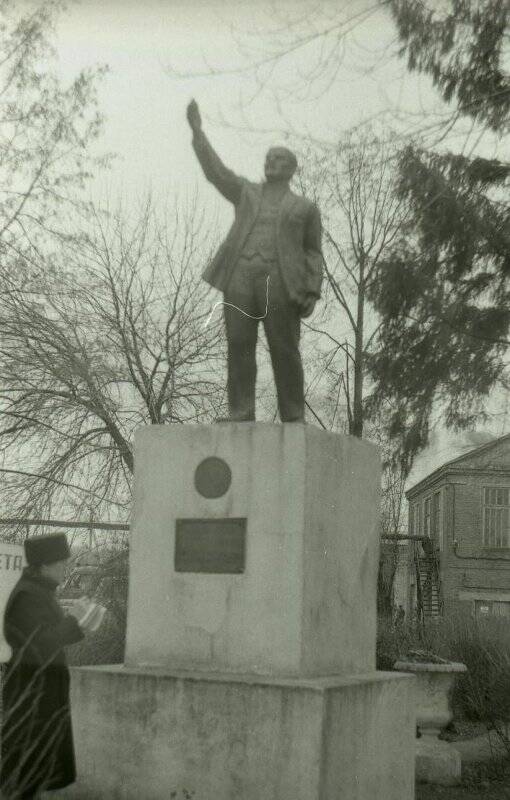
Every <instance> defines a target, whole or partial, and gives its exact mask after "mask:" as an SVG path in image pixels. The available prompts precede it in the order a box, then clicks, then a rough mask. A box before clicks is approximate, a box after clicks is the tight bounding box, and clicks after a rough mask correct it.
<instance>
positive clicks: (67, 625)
mask: <svg viewBox="0 0 510 800" xmlns="http://www.w3.org/2000/svg"><path fill="white" fill-rule="evenodd" d="M56 587H57V584H55V582H54V581H52V580H50V579H48V578H44V577H42V576H40V575H38V574H37V573H36V572H35V571H34V570H33V569H32V568H30V567H27V568H26V569H25V570H24V572H23V574H22V576H21V578H20V579H19V581H18V583H17V584H16V586H15V587H14V589H13V590H12V592H11V595H10V597H9V600H8V602H7V606H6V609H5V615H4V635H5V638H6V640H7V642H8V644H9V645H10V647H11V648H12V656H11V659H10V661H9V662H8V664H7V665H6V667H5V669H4V680H3V687H2V700H3V710H2V742H1V746H2V764H1V788H2V797H5V798H9V800H10V799H11V798H12V800H14V798H16V800H18V798H28V797H32V796H33V794H34V793H35V792H37V791H42V790H46V789H48V790H52V789H61V788H63V787H64V786H67V785H69V784H70V783H72V782H73V781H74V780H75V777H76V771H75V760H74V746H73V735H72V728H71V714H70V706H69V670H68V668H67V664H66V658H65V655H64V650H63V648H64V646H65V645H68V644H73V643H74V642H78V641H79V640H80V639H82V638H83V633H82V631H81V628H80V626H79V625H78V622H77V621H76V619H75V618H74V617H73V616H70V615H65V614H64V612H63V611H62V609H61V608H60V606H59V604H58V601H57V599H56V597H55V590H56Z"/></svg>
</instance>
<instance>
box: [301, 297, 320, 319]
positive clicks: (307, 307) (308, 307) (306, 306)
mask: <svg viewBox="0 0 510 800" xmlns="http://www.w3.org/2000/svg"><path fill="white" fill-rule="evenodd" d="M316 302H317V298H316V297H315V295H313V294H309V295H307V296H306V297H305V299H304V300H303V302H302V303H301V304H300V306H299V316H300V317H309V316H310V315H311V314H313V310H314V308H315V304H316Z"/></svg>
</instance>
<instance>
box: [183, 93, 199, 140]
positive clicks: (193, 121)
mask: <svg viewBox="0 0 510 800" xmlns="http://www.w3.org/2000/svg"><path fill="white" fill-rule="evenodd" d="M186 116H187V118H188V122H189V125H190V128H191V130H192V131H193V133H197V132H198V131H200V130H201V129H202V118H201V116H200V111H199V110H198V103H197V102H196V100H192V101H191V103H189V104H188V107H187V109H186Z"/></svg>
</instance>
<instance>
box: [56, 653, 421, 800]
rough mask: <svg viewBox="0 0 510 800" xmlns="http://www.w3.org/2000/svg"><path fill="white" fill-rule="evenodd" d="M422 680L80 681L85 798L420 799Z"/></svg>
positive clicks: (80, 797)
mask: <svg viewBox="0 0 510 800" xmlns="http://www.w3.org/2000/svg"><path fill="white" fill-rule="evenodd" d="M412 683H413V679H412V678H408V677H407V676H404V677H403V676H400V675H397V674H395V673H372V674H370V675H358V676H357V677H353V678H347V677H345V678H309V679H297V678H296V679H291V678H290V679H277V678H261V677H260V676H253V675H252V676H246V675H237V676H233V675H209V676H205V675H203V674H200V673H197V674H190V673H180V674H179V673H175V674H170V673H168V672H161V673H158V672H153V671H149V670H146V669H145V670H136V669H130V668H127V667H118V668H115V667H97V668H93V667H91V668H78V669H73V671H72V706H73V712H74V720H75V725H74V728H75V739H76V749H77V753H78V772H79V778H78V782H77V783H76V784H75V786H74V787H70V788H69V789H68V790H66V791H65V792H64V793H63V796H64V797H67V798H76V799H77V800H169V798H171V797H173V795H172V792H176V795H175V797H176V798H178V800H182V799H183V798H184V796H185V795H184V794H183V793H182V791H183V790H184V789H186V790H187V791H188V792H194V794H193V795H192V797H193V800H212V798H215V799H217V800H373V799H374V798H378V800H412V798H413V797H414V770H413V764H414V724H415V721H414V715H413V713H412V702H411V693H412V688H413V687H412Z"/></svg>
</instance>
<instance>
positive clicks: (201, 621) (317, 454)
mask: <svg viewBox="0 0 510 800" xmlns="http://www.w3.org/2000/svg"><path fill="white" fill-rule="evenodd" d="M379 473H380V470H379V458H378V454H377V450H376V449H375V448H374V447H372V446H371V445H369V444H367V443H366V442H361V441H359V440H357V439H353V438H350V437H345V436H338V435H335V434H330V433H327V432H325V431H319V430H317V429H315V428H313V427H309V426H305V425H301V424H285V425H264V424H251V423H250V424H227V425H223V424H221V425H214V426H151V427H148V428H144V429H142V430H140V431H139V432H138V434H137V437H136V442H135V493H134V513H133V519H132V526H131V540H130V597H129V608H128V630H127V644H126V665H125V666H124V667H119V668H116V669H115V668H97V669H92V668H90V669H87V668H84V669H78V670H74V671H73V678H72V692H73V697H72V705H73V717H74V721H75V731H76V748H77V760H78V766H79V771H80V773H81V775H82V776H83V777H81V778H80V781H79V783H78V784H77V786H76V787H75V788H73V789H70V790H69V791H68V793H67V796H69V797H76V798H79V800H103V798H104V800H169V798H171V797H175V798H177V799H178V800H181V798H182V800H183V798H184V797H185V796H188V795H184V793H183V792H184V790H187V791H188V792H194V794H193V795H192V797H193V799H194V800H373V798H380V800H412V798H413V796H414V787H413V784H414V725H415V720H414V714H413V709H412V703H411V697H410V692H411V689H412V682H413V679H412V678H408V677H405V676H404V677H402V676H399V675H396V674H391V673H376V672H375V641H376V587H377V568H378V550H379V547H378V545H379V530H378V510H379V503H378V495H379V477H380V474H379ZM174 792H175V793H176V794H175V795H174V794H173V793H174Z"/></svg>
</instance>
